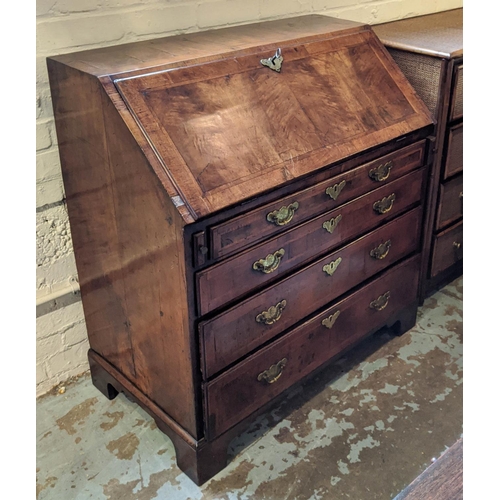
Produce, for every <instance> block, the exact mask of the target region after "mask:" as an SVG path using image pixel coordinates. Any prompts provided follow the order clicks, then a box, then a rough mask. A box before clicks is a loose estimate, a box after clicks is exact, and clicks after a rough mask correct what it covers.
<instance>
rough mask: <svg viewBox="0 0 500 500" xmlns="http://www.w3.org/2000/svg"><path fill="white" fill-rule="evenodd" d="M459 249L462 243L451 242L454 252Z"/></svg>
mask: <svg viewBox="0 0 500 500" xmlns="http://www.w3.org/2000/svg"><path fill="white" fill-rule="evenodd" d="M461 247H462V243H459V242H458V241H454V242H453V248H454V249H455V250H460V248H461Z"/></svg>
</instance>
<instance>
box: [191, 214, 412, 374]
mask: <svg viewBox="0 0 500 500" xmlns="http://www.w3.org/2000/svg"><path fill="white" fill-rule="evenodd" d="M421 215H422V212H421V208H420V207H419V208H416V209H413V210H411V211H409V212H407V213H406V214H404V215H402V216H400V217H398V218H397V219H395V220H393V221H391V222H388V223H387V224H385V225H384V226H382V227H381V228H379V229H377V230H375V231H372V232H371V233H368V234H366V235H365V236H363V237H361V238H359V239H357V240H356V241H354V242H352V243H350V244H349V245H347V246H345V247H342V248H341V249H339V250H336V251H335V252H333V253H330V254H329V255H327V256H326V257H323V258H322V259H320V260H318V261H316V262H314V263H312V264H310V265H309V266H307V267H305V268H303V269H301V270H300V271H298V272H296V273H294V274H292V275H291V276H289V277H288V278H286V279H284V280H282V281H280V282H279V283H277V284H275V285H273V286H271V287H269V288H267V289H266V290H264V291H262V292H260V293H259V294H257V295H254V296H252V297H250V298H249V299H247V300H245V301H243V302H240V303H239V304H237V305H236V306H234V307H232V308H230V309H228V310H227V311H225V312H224V313H222V314H219V315H217V316H216V317H215V318H213V319H211V320H208V321H204V322H201V323H200V325H199V331H200V338H201V341H200V345H201V350H202V369H203V372H204V375H205V377H206V378H208V377H210V376H212V375H214V374H215V373H217V372H218V371H220V370H221V369H223V368H225V367H226V366H227V365H229V364H230V363H232V362H234V361H236V360H237V359H239V358H240V357H241V356H244V355H245V354H247V353H249V352H250V351H252V350H253V349H255V348H257V347H258V346H260V345H262V344H263V343H264V342H266V341H267V340H269V339H271V338H273V337H274V336H276V335H277V334H279V333H281V332H283V331H284V330H285V329H286V328H289V327H291V326H292V325H294V324H295V323H297V322H299V321H300V320H301V319H302V318H305V317H306V316H308V315H309V314H312V313H313V312H314V311H315V310H317V309H318V308H319V307H322V306H324V305H326V304H327V303H328V302H330V301H332V300H334V299H336V298H337V297H339V296H340V295H342V294H343V293H346V292H347V291H348V290H349V289H350V288H352V287H354V286H356V285H358V284H360V283H362V282H363V281H365V280H366V279H368V278H370V277H371V276H373V275H374V274H376V273H378V272H380V271H382V270H383V269H385V268H387V267H388V266H390V265H391V264H393V263H395V262H397V261H398V260H400V259H402V258H404V257H405V256H407V255H408V254H410V253H411V252H414V251H415V250H417V249H418V247H419V239H420V238H419V235H420V221H421Z"/></svg>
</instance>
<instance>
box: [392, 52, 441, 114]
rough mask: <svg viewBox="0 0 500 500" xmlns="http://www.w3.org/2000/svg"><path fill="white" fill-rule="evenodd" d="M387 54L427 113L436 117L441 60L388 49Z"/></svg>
mask: <svg viewBox="0 0 500 500" xmlns="http://www.w3.org/2000/svg"><path fill="white" fill-rule="evenodd" d="M389 53H390V54H391V56H392V57H393V58H394V60H395V61H396V64H397V65H398V66H399V67H400V69H401V71H402V72H403V74H404V75H405V76H406V78H407V79H408V81H409V82H410V83H411V85H412V86H413V88H414V89H415V90H416V91H417V94H418V95H419V96H420V98H421V99H422V101H424V103H425V104H426V106H427V107H428V108H429V111H430V112H431V113H432V115H433V116H436V111H437V106H438V94H439V81H440V77H441V60H440V59H436V58H435V57H428V56H424V55H421V54H414V53H412V52H404V51H401V50H395V49H389Z"/></svg>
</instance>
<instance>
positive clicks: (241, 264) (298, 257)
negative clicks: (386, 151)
mask: <svg viewBox="0 0 500 500" xmlns="http://www.w3.org/2000/svg"><path fill="white" fill-rule="evenodd" d="M424 172H425V169H420V170H417V171H416V172H412V173H410V174H408V175H406V176H404V177H401V178H400V179H397V180H395V181H393V182H390V183H389V184H386V185H385V186H382V187H380V188H378V189H375V190H374V191H372V192H370V193H369V194H367V195H365V196H361V197H359V198H356V199H355V200H353V201H351V202H349V203H347V204H344V205H342V206H341V207H339V208H337V209H335V210H332V211H330V212H327V213H326V214H324V215H321V216H320V217H316V218H314V219H313V220H311V221H309V222H306V223H304V224H302V225H300V226H298V227H296V228H294V229H292V230H290V231H287V232H285V233H283V234H282V235H281V236H278V237H277V238H276V239H274V240H273V241H270V242H266V243H263V244H261V245H257V246H256V247H254V248H252V249H251V250H249V251H247V252H246V253H243V254H240V255H237V256H236V257H233V258H230V259H228V260H225V261H224V262H222V263H220V264H218V265H215V266H212V267H210V268H208V269H206V270H204V271H201V272H200V273H198V274H197V288H198V298H199V304H198V307H199V311H200V314H206V313H208V312H209V311H212V310H214V309H216V308H217V307H220V306H222V305H224V304H226V303H227V302H229V301H231V300H234V299H237V298H238V297H240V296H242V295H243V294H245V293H247V292H249V291H251V290H252V289H255V288H257V287H260V286H262V285H265V284H266V283H268V282H270V281H272V280H276V278H277V277H278V276H280V275H282V274H284V273H286V272H287V271H289V270H291V269H293V268H295V267H297V266H298V265H300V264H302V263H304V262H306V261H307V260H310V259H312V258H314V257H315V256H316V255H320V254H321V253H324V252H326V251H328V250H330V249H333V248H335V247H339V246H340V245H341V244H342V243H343V242H347V241H348V240H352V239H354V238H355V237H356V236H359V235H361V234H362V233H364V232H366V231H368V230H370V229H372V228H374V227H376V226H377V225H379V224H381V223H382V222H383V221H384V220H386V219H388V218H389V217H394V216H395V215H397V214H399V213H402V212H403V211H405V210H406V209H408V208H409V207H411V206H412V205H414V204H416V203H418V202H419V200H420V198H421V192H422V179H423V176H424ZM384 203H386V206H385V207H380V204H384ZM374 206H375V208H374ZM268 256H271V258H267V257H268Z"/></svg>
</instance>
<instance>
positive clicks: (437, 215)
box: [374, 9, 463, 300]
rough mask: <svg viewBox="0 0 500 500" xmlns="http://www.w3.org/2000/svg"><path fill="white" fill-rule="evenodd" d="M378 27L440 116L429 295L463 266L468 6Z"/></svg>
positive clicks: (429, 219) (426, 261)
mask: <svg viewBox="0 0 500 500" xmlns="http://www.w3.org/2000/svg"><path fill="white" fill-rule="evenodd" d="M374 30H375V32H376V33H377V35H378V36H379V38H380V39H381V40H382V42H383V43H384V44H385V45H386V46H387V48H388V50H389V52H390V54H391V56H392V57H393V58H394V59H395V61H396V62H397V64H398V65H399V67H400V68H401V70H402V71H403V73H404V74H405V76H406V77H407V78H408V80H409V81H410V83H411V84H412V86H413V87H414V88H415V90H416V91H417V92H418V94H419V95H420V97H421V98H422V100H423V101H424V102H425V103H426V105H427V106H428V108H429V110H430V111H431V112H432V114H433V116H434V118H435V120H436V121H437V126H436V144H435V147H434V153H435V156H434V162H433V166H432V169H431V175H430V185H429V198H428V204H427V207H426V211H427V215H426V223H425V226H424V234H425V237H424V240H425V245H424V251H423V266H422V281H421V292H420V295H421V300H423V298H425V296H427V295H429V294H430V293H432V291H434V290H435V289H436V288H438V287H440V286H443V285H444V284H446V283H447V282H449V281H451V280H452V279H454V278H455V277H457V276H459V275H461V274H462V270H463V265H462V264H463V257H462V255H463V254H462V252H463V219H462V215H463V179H462V177H463V175H462V171H463V9H456V10H451V11H446V12H440V13H437V14H431V15H427V16H421V17H416V18H412V19H405V20H401V21H395V22H392V23H387V24H382V25H379V26H376V27H374Z"/></svg>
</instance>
